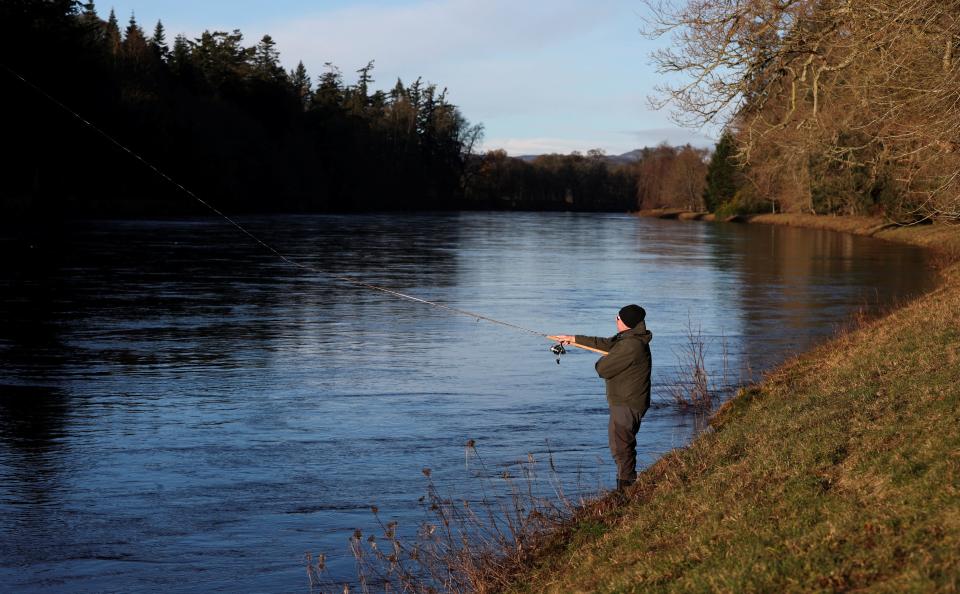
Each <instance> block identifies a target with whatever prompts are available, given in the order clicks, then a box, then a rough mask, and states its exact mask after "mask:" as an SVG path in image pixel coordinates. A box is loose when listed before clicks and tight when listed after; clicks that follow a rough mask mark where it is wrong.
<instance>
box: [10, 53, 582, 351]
mask: <svg viewBox="0 0 960 594" xmlns="http://www.w3.org/2000/svg"><path fill="white" fill-rule="evenodd" d="M0 67H2V68H3V69H4V70H6V71H7V72H9V73H10V74H11V75H12V76H14V77H15V78H17V79H19V80H20V82H22V83H23V84H24V85H26V86H27V87H29V88H31V89H33V90H34V91H35V92H37V93H39V94H40V95H42V96H44V97H46V99H47V100H48V101H50V102H51V103H53V104H55V105H57V106H58V107H60V108H61V109H63V110H64V111H66V112H67V113H69V114H70V115H72V116H73V117H75V118H76V119H77V120H79V121H80V122H82V123H83V124H84V125H86V126H87V127H89V128H91V129H92V130H94V131H95V132H97V133H98V134H100V136H102V137H103V138H105V139H106V140H107V141H109V142H110V143H111V144H113V145H114V146H116V147H117V148H119V149H120V150H122V151H124V152H125V153H127V154H128V155H130V156H131V157H133V158H134V159H136V160H137V161H140V162H141V163H143V164H144V165H145V166H146V167H147V168H149V169H150V170H151V171H153V172H154V173H156V174H157V175H158V176H160V177H162V178H163V179H165V180H166V181H168V182H170V183H171V184H172V185H173V186H175V187H176V188H178V189H179V190H180V191H182V192H183V193H184V194H186V195H187V196H190V197H191V198H193V199H194V200H196V201H197V202H199V203H200V204H202V205H203V206H205V207H206V208H208V209H209V210H210V211H211V212H213V213H215V214H217V215H218V216H220V217H221V218H223V219H224V220H225V221H227V222H228V223H230V224H231V225H233V226H234V227H235V228H236V229H237V230H238V231H240V232H241V233H243V234H244V235H246V236H247V237H249V238H250V239H251V240H253V241H254V242H256V243H257V244H258V245H260V246H261V247H262V248H264V249H265V250H267V251H269V252H270V253H272V254H273V255H275V256H277V257H278V258H279V259H280V260H282V261H283V262H284V263H286V264H289V265H290V266H293V267H296V268H299V269H301V270H306V271H309V272H313V273H315V274H321V275H324V276H326V277H328V278H333V279H336V280H339V281H342V282H345V283H348V284H351V285H353V286H356V287H361V288H364V289H370V290H372V291H379V292H381V293H386V294H387V295H392V296H394V297H398V298H400V299H406V300H408V301H413V302H415V303H422V304H424V305H429V306H432V307H437V308H440V309H443V310H446V311H448V312H451V313H454V314H458V315H463V316H468V317H471V318H473V319H475V320H483V321H485V322H490V323H492V324H498V325H500V326H504V327H507V328H513V329H514V330H519V331H521V332H526V333H527V334H533V335H534V336H540V337H543V338H550V335H548V334H545V333H543V332H538V331H536V330H531V329H530V328H525V327H523V326H520V325H517V324H512V323H510V322H504V321H503V320H498V319H495V318H491V317H489V316H485V315H482V314H478V313H476V312H472V311H468V310H465V309H460V308H457V307H453V306H451V305H446V304H444V303H439V302H437V301H430V300H428V299H422V298H420V297H414V296H413V295H408V294H406V293H403V292H401V291H397V290H395V289H390V288H387V287H381V286H379V285H374V284H371V283H367V282H364V281H361V280H358V279H355V278H352V277H349V276H342V275H339V274H334V273H332V272H329V271H326V270H321V269H319V268H317V267H315V266H311V265H310V264H304V263H302V262H297V261H296V260H292V259H290V258H289V257H287V256H286V255H284V254H283V253H282V252H280V251H279V250H277V249H276V248H274V247H273V246H272V245H270V244H268V243H267V242H265V241H264V240H262V239H260V238H259V237H258V236H256V235H255V234H254V233H253V232H251V231H250V230H248V229H247V228H246V227H244V226H243V225H241V224H240V223H238V222H237V221H236V220H234V219H233V218H231V217H229V216H227V215H226V214H225V213H224V212H222V211H221V210H220V209H218V208H217V207H215V206H214V205H212V204H210V203H209V202H207V201H206V200H204V199H203V198H201V197H200V196H197V195H196V194H195V193H193V192H192V191H191V190H190V189H189V188H187V187H185V186H184V185H182V184H181V183H179V182H178V181H176V180H175V179H173V178H172V177H170V176H169V175H167V174H166V173H164V172H163V171H162V170H161V169H160V168H158V167H156V166H155V165H154V164H153V163H150V162H149V161H147V160H146V159H144V158H143V157H141V156H140V155H139V154H138V153H136V152H135V151H134V150H132V149H130V148H129V147H127V146H126V145H124V144H123V143H121V142H120V141H119V140H117V139H116V138H114V137H113V136H111V135H110V134H108V133H107V132H105V131H104V130H102V129H101V128H99V127H98V126H96V125H95V124H94V123H93V122H91V121H90V120H88V119H86V118H84V117H83V116H82V115H80V114H79V113H77V112H76V111H74V110H73V109H71V108H70V107H69V106H68V105H66V104H65V103H63V102H62V101H60V100H59V99H57V98H56V97H54V96H53V95H51V94H50V93H48V92H46V91H45V90H43V89H42V88H41V87H39V86H37V85H36V84H34V83H32V82H30V81H29V80H27V79H26V78H25V77H24V76H22V75H21V74H20V73H19V72H17V71H15V70H14V69H12V68H10V67H9V66H7V65H6V64H4V63H2V62H0ZM573 346H576V345H573ZM561 349H562V347H561ZM554 353H555V354H557V353H556V351H554ZM557 362H558V363H559V362H560V360H559V354H558V359H557Z"/></svg>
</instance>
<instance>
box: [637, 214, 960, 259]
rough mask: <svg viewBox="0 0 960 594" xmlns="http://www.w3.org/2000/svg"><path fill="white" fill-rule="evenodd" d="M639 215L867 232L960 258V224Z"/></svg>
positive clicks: (855, 218)
mask: <svg viewBox="0 0 960 594" xmlns="http://www.w3.org/2000/svg"><path fill="white" fill-rule="evenodd" d="M635 214H636V215H637V216H641V217H649V218H656V219H676V220H680V221H710V222H724V223H753V224H762V225H781V226H785V227H803V228H806V229H827V230H830V231H837V232H840V233H851V234H853V235H863V236H866V237H876V238H878V239H884V240H887V241H895V242H899V243H908V244H911V245H919V246H923V247H927V248H931V249H933V250H934V251H937V252H940V253H943V254H945V255H946V256H948V257H949V258H950V259H951V260H953V259H960V242H958V241H957V236H958V233H960V225H950V224H943V223H927V224H916V225H902V224H899V223H894V222H891V221H889V220H887V219H885V218H883V217H867V216H847V215H843V216H831V215H814V214H806V213H776V214H773V213H763V214H749V215H735V216H731V217H727V218H725V219H717V217H716V215H714V214H713V213H709V212H696V211H691V210H684V209H679V208H656V209H650V210H640V211H637V212H636V213H635Z"/></svg>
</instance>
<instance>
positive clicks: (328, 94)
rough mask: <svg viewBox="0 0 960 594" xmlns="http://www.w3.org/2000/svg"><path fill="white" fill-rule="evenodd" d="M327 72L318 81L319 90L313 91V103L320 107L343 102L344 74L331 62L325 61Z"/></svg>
mask: <svg viewBox="0 0 960 594" xmlns="http://www.w3.org/2000/svg"><path fill="white" fill-rule="evenodd" d="M323 67H324V68H325V69H326V72H324V73H323V74H321V75H320V80H318V81H317V90H316V91H315V92H314V93H313V105H315V106H318V107H339V106H341V105H342V104H343V99H344V97H343V74H342V73H341V72H340V69H339V68H337V67H336V66H334V65H333V64H332V63H330V62H326V63H324V65H323Z"/></svg>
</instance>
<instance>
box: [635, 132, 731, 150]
mask: <svg viewBox="0 0 960 594" xmlns="http://www.w3.org/2000/svg"><path fill="white" fill-rule="evenodd" d="M625 134H626V135H627V136H629V137H631V138H633V139H635V142H637V143H639V146H656V145H658V144H660V143H661V142H666V143H667V144H672V145H675V146H676V145H683V144H687V143H689V144H692V145H693V146H699V147H713V145H714V144H716V142H717V140H716V138H712V137H711V136H712V135H708V134H707V133H704V132H701V131H698V130H690V129H687V128H647V129H643V130H633V131H630V132H626V133H625Z"/></svg>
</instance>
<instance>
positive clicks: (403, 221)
mask: <svg viewBox="0 0 960 594" xmlns="http://www.w3.org/2000/svg"><path fill="white" fill-rule="evenodd" d="M245 223H246V224H248V225H249V226H250V228H251V229H252V230H254V231H255V232H256V233H257V234H259V235H261V236H263V237H264V238H265V239H267V241H269V242H270V243H271V244H273V245H276V246H277V247H278V248H279V249H280V250H281V251H282V252H284V253H286V254H289V255H291V257H293V258H295V259H297V260H299V261H302V262H305V263H309V264H312V265H314V266H316V267H318V268H320V269H323V270H329V271H331V272H334V273H336V274H345V275H350V276H353V277H356V278H359V279H361V280H364V281H366V282H371V283H375V284H382V285H386V286H390V287H394V288H397V289H400V290H403V291H405V292H409V293H411V294H414V295H417V296H421V297H424V298H428V299H433V300H438V301H442V302H446V303H450V304H453V305H456V306H457V307H460V308H465V309H468V310H474V311H478V312H482V313H484V314H486V315H490V316H493V317H495V318H499V319H502V320H505V321H509V322H512V323H517V324H521V325H523V326H526V327H529V328H534V329H538V330H542V331H544V332H577V333H584V334H600V335H609V334H612V333H613V331H614V317H615V315H616V312H617V310H618V309H619V308H620V307H621V306H622V305H623V304H624V303H626V302H638V303H642V304H643V305H644V306H645V307H646V308H647V311H648V326H649V327H650V329H651V330H652V331H653V333H654V342H653V344H652V349H653V355H654V377H653V380H654V389H655V395H654V397H655V402H654V404H653V407H652V408H651V410H650V412H649V413H648V415H647V417H646V418H645V420H644V426H643V428H642V429H641V433H640V441H641V444H640V449H641V451H640V455H641V461H642V462H645V463H649V462H651V461H652V460H654V459H655V458H656V457H657V456H659V455H661V454H662V453H663V452H664V451H666V450H668V449H669V448H671V447H676V446H680V445H683V444H684V443H686V441H687V440H688V439H689V437H690V435H691V434H692V433H693V431H694V430H695V429H696V426H697V423H698V421H697V419H696V418H695V417H691V416H688V415H684V414H679V413H678V412H677V411H676V409H675V408H674V407H673V406H672V405H671V404H670V402H669V396H668V395H667V392H666V388H667V386H668V385H669V384H670V383H671V382H672V381H673V380H674V377H675V369H674V365H675V356H674V350H675V349H676V348H678V346H679V345H680V344H682V341H683V340H684V337H685V332H686V324H687V321H688V319H690V320H693V321H694V322H696V323H698V324H701V325H702V327H703V330H704V333H705V334H706V335H707V336H708V337H709V338H710V339H711V340H713V341H714V344H713V346H712V347H711V348H712V350H711V351H710V360H709V363H710V365H711V366H712V367H713V369H714V370H715V369H719V368H720V366H721V364H722V361H721V359H722V357H721V355H720V350H719V349H718V348H717V346H716V341H717V340H719V337H721V336H723V337H724V338H725V340H726V341H727V343H728V347H729V353H730V361H728V364H729V365H730V367H731V368H732V369H739V368H740V367H745V366H751V367H753V368H756V369H762V368H764V367H766V366H768V365H770V364H773V363H775V362H777V361H779V360H782V359H783V358H784V357H785V356H787V355H788V354H789V353H791V352H794V351H796V350H800V349H803V348H805V347H806V346H807V345H809V344H811V343H812V342H814V341H816V340H818V339H819V337H822V336H823V335H825V334H829V333H830V332H831V331H832V327H833V326H834V325H835V324H837V323H839V322H840V321H842V320H843V319H844V317H845V316H846V315H847V314H848V312H850V311H851V309H853V308H856V307H858V306H859V305H860V304H861V303H862V302H863V301H864V300H867V301H869V302H870V303H873V302H874V300H877V301H878V302H880V303H887V302H889V300H891V299H893V298H903V297H904V296H905V295H908V294H909V293H910V292H915V291H919V290H922V289H923V288H924V287H926V286H928V285H929V283H930V282H931V277H930V276H929V275H928V273H927V271H926V268H925V267H924V266H923V261H924V260H923V258H924V257H923V254H922V252H920V251H919V250H914V249H911V248H905V247H902V246H895V245H891V244H885V243H883V242H878V241H870V240H866V239H862V238H851V237H845V236H840V235H834V234H829V233H825V232H815V231H802V230H792V229H778V228H765V227H760V226H756V227H754V226H735V225H709V224H695V223H683V222H676V221H655V220H642V219H636V218H633V217H627V216H622V215H605V214H585V215H572V214H563V213H549V214H522V213H502V214H491V213H463V214H449V215H422V216H392V215H370V216H308V217H262V218H250V219H245ZM2 235H3V237H4V238H5V239H0V245H2V246H3V262H4V264H5V266H4V268H3V272H2V274H0V285H2V288H3V292H2V298H0V320H2V322H3V323H2V325H0V385H3V386H6V387H5V388H3V389H2V390H0V478H2V479H3V480H2V481H0V516H2V517H3V518H4V520H5V521H4V522H3V526H2V527H0V585H4V586H10V587H9V588H6V589H16V590H18V591H37V592H57V591H62V590H64V589H69V590H70V591H75V592H98V591H104V590H118V591H130V590H145V589H154V588H162V589H164V590H165V591H169V592H190V591H196V590H197V589H202V590H204V591H217V590H224V591H228V590H232V589H233V588H235V585H236V584H237V583H238V580H239V581H240V583H243V584H245V587H248V588H249V589H256V590H263V591H276V590H283V591H289V590H297V589H300V588H302V587H305V578H304V572H303V568H302V565H301V561H300V560H301V559H302V554H303V553H304V552H305V551H307V550H311V551H317V550H324V551H326V552H328V553H331V557H330V563H331V567H332V570H333V572H334V574H335V576H337V577H339V578H343V577H345V576H349V575H350V574H351V571H352V565H353V564H352V560H351V559H350V558H349V556H348V555H347V553H346V548H345V546H344V542H345V539H346V537H347V536H348V535H349V533H350V532H351V531H352V529H353V528H356V527H361V528H367V527H370V526H372V522H373V520H372V518H371V517H370V516H369V514H368V513H367V512H366V511H365V509H366V506H367V505H368V504H371V503H377V504H378V505H379V507H380V509H381V510H382V511H384V512H385V513H387V514H394V516H395V518H396V519H399V520H400V521H401V526H403V527H405V528H406V529H408V530H412V529H413V526H414V525H415V522H416V519H417V518H418V517H419V515H418V511H417V506H416V500H417V498H418V497H419V496H420V495H421V494H422V493H423V486H424V485H423V477H422V475H421V474H420V470H421V469H422V468H423V467H425V466H429V467H431V468H433V470H434V473H433V478H434V479H435V480H436V481H437V483H438V484H439V485H440V487H441V489H443V490H445V491H446V492H449V493H450V494H451V496H457V497H469V496H470V493H471V490H472V489H473V485H474V483H473V482H471V481H472V479H471V477H472V476H473V474H474V473H475V472H476V468H475V467H471V468H465V467H464V449H463V447H464V443H465V442H466V441H467V439H475V440H477V443H478V448H479V450H480V452H481V453H482V455H483V457H484V460H485V461H486V463H487V465H488V467H489V468H490V469H491V472H496V471H497V470H498V469H501V468H503V467H506V466H509V465H510V464H513V463H514V462H515V461H516V460H521V459H525V458H526V454H527V453H528V452H532V453H534V455H535V456H537V457H540V458H543V457H545V456H546V455H547V452H552V454H553V455H554V458H555V460H556V463H557V466H558V468H559V469H560V474H561V476H560V478H561V480H563V481H565V483H566V484H567V485H569V486H570V488H571V490H573V489H575V488H576V486H577V485H580V486H590V487H594V486H597V485H605V484H609V480H610V477H611V473H612V465H611V464H609V463H608V462H607V458H608V454H607V452H606V446H605V444H606V437H605V430H606V419H605V414H606V408H605V404H604V401H603V386H602V383H601V382H600V380H599V379H598V378H596V377H595V374H594V373H593V368H592V364H593V361H594V357H593V356H592V355H589V354H586V353H583V352H572V353H571V354H570V355H568V356H567V357H565V359H564V361H563V363H562V364H561V365H559V366H558V365H556V363H555V362H554V359H553V357H552V356H551V355H550V353H549V352H548V350H547V348H548V347H549V343H548V342H546V341H544V340H542V339H540V338H538V337H536V336H531V335H527V334H523V333H513V332H511V331H508V330H505V329H504V328H502V327H499V326H495V325H491V324H486V323H478V322H477V321H476V320H474V319H471V318H467V317H456V316H450V315H449V314H447V313H445V312H442V311H439V310H435V309H431V308H426V307H424V306H423V305H420V304H416V303H410V302H406V301H398V300H396V299H394V298H392V297H389V296H387V295H383V294H381V293H374V292H369V291H364V290H361V289H358V288H357V287H354V286H349V285H343V284H341V283H337V282H331V281H330V279H328V278H325V277H324V276H323V275H317V274H312V273H306V272H304V271H302V270H298V269H295V268H290V267H287V266H284V265H283V264H282V263H280V262H278V261H277V259H276V258H275V257H273V256H271V255H270V254H267V253H264V252H263V251H262V250H260V249H259V248H258V247H257V246H255V245H250V243H249V242H248V241H246V240H245V239H244V237H243V236H238V235H237V234H236V232H235V230H234V229H232V228H230V227H229V226H226V225H223V224H221V223H220V222H217V221H212V220H191V221H138V222H103V223H84V224H77V225H73V226H71V227H70V228H69V229H61V230H59V231H58V232H57V233H56V234H54V238H55V239H56V241H54V240H53V239H51V237H50V236H47V237H40V240H39V241H37V240H36V238H34V237H26V235H25V232H24V231H23V230H9V229H7V230H5V231H3V233H2ZM30 245H34V246H35V247H34V248H30V247H29V246H30Z"/></svg>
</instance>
